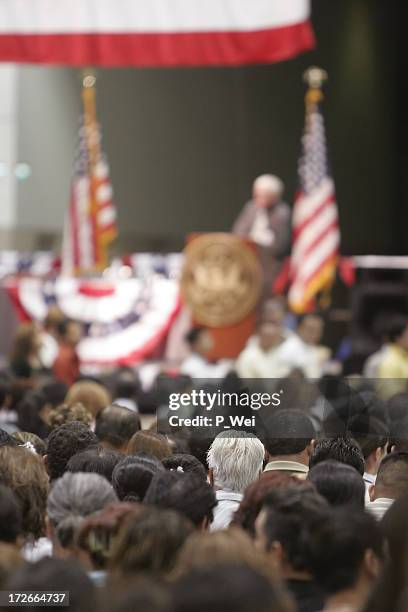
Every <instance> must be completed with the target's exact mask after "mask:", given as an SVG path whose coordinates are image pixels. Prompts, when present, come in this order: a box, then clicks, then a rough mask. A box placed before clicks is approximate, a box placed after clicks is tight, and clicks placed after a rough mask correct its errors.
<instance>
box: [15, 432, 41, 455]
mask: <svg viewBox="0 0 408 612" xmlns="http://www.w3.org/2000/svg"><path fill="white" fill-rule="evenodd" d="M13 438H14V440H16V441H17V444H18V445H19V446H25V447H26V448H28V449H29V450H30V449H31V450H32V449H33V448H34V450H35V452H36V453H37V455H40V456H41V457H43V456H44V455H45V454H46V452H47V446H46V444H45V442H44V440H41V438H39V437H38V436H36V435H35V434H34V433H30V432H28V431H15V432H14V433H13Z"/></svg>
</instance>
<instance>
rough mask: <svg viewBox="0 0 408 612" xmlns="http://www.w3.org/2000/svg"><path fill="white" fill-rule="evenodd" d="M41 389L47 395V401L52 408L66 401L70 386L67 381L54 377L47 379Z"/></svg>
mask: <svg viewBox="0 0 408 612" xmlns="http://www.w3.org/2000/svg"><path fill="white" fill-rule="evenodd" d="M40 391H41V393H43V395H44V396H45V401H46V403H47V405H48V406H49V407H50V408H56V407H57V406H60V405H61V404H63V403H64V400H65V397H66V395H67V392H68V387H67V385H66V384H65V383H63V382H60V381H59V380H54V379H53V378H51V379H47V380H46V381H45V383H44V384H42V385H41V386H40Z"/></svg>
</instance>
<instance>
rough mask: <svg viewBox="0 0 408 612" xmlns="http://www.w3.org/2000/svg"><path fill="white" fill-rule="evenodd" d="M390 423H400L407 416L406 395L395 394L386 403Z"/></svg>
mask: <svg viewBox="0 0 408 612" xmlns="http://www.w3.org/2000/svg"><path fill="white" fill-rule="evenodd" d="M387 412H388V416H389V419H390V421H401V420H402V419H404V418H405V417H406V416H407V415H408V393H404V392H402V393H396V394H395V395H393V396H392V397H390V399H389V400H388V402H387Z"/></svg>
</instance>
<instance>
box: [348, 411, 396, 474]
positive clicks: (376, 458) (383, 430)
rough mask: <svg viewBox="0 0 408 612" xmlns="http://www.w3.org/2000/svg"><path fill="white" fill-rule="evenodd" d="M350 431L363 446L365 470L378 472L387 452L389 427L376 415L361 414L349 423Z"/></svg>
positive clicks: (361, 446)
mask: <svg viewBox="0 0 408 612" xmlns="http://www.w3.org/2000/svg"><path fill="white" fill-rule="evenodd" d="M349 431H350V435H352V436H353V439H354V440H355V441H356V442H357V444H358V445H359V446H360V448H361V452H362V453H363V457H364V462H365V471H366V472H370V473H372V474H376V473H377V471H378V467H379V465H380V463H381V461H382V460H383V459H384V457H385V455H386V453H387V443H388V438H389V430H388V427H387V426H386V425H385V423H383V422H382V421H380V420H379V419H377V418H376V417H370V416H369V415H361V416H357V417H355V418H354V419H353V420H352V421H351V422H350V423H349Z"/></svg>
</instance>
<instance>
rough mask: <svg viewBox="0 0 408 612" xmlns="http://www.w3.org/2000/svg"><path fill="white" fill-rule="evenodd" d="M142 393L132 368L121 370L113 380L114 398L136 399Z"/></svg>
mask: <svg viewBox="0 0 408 612" xmlns="http://www.w3.org/2000/svg"><path fill="white" fill-rule="evenodd" d="M139 391H140V382H139V379H138V376H137V374H136V373H135V372H134V371H133V370H132V369H131V368H122V369H120V370H119V371H118V372H117V373H116V375H115V378H114V380H113V397H114V398H118V397H119V398H120V397H123V398H128V399H133V400H134V399H135V398H136V396H137V394H138V392H139Z"/></svg>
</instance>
